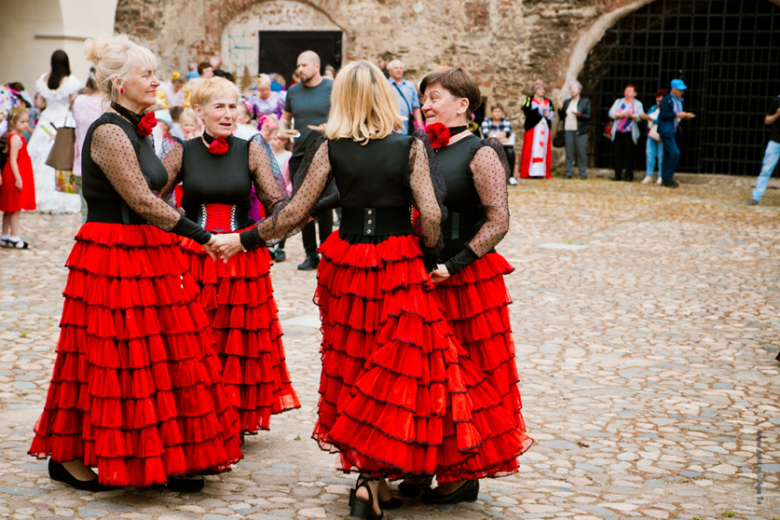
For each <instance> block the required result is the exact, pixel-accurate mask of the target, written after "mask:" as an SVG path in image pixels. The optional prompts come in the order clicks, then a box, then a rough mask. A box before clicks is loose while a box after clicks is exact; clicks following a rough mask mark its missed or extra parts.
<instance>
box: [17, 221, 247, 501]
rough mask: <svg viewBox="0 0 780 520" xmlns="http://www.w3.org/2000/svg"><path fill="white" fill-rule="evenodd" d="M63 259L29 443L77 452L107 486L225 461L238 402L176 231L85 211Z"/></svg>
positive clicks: (203, 469)
mask: <svg viewBox="0 0 780 520" xmlns="http://www.w3.org/2000/svg"><path fill="white" fill-rule="evenodd" d="M67 267H68V268H69V269H70V272H69V274H68V281H67V285H66V287H65V292H64V296H65V304H64V308H63V313H62V319H61V321H60V327H61V332H60V339H59V342H58V344H57V358H56V360H55V364H54V373H53V375H52V380H51V384H50V386H49V391H48V395H47V398H46V404H45V405H44V410H43V414H42V415H41V417H40V419H39V420H38V422H37V424H36V425H35V437H34V439H33V442H32V446H31V447H30V450H29V454H30V455H34V456H36V457H38V458H45V457H47V456H51V457H52V459H53V460H55V461H58V462H66V461H70V460H74V459H80V458H83V459H84V463H85V464H86V465H87V466H91V467H95V468H97V469H98V474H99V479H100V482H101V483H102V484H105V485H107V486H138V487H144V486H151V485H153V484H163V483H165V482H167V480H168V477H169V476H179V477H181V476H192V475H198V474H209V473H220V472H223V471H227V470H229V469H230V466H231V464H234V463H236V462H238V460H240V459H241V458H242V457H243V454H242V453H241V449H240V439H239V436H238V414H237V412H236V409H235V407H234V406H233V405H232V403H231V401H230V398H229V396H228V394H227V391H226V390H225V387H224V386H223V385H222V382H221V368H222V367H221V365H220V363H219V360H218V359H217V356H216V354H215V352H214V348H213V343H214V340H213V336H212V334H211V331H210V329H209V327H208V319H207V317H206V315H205V313H204V312H203V309H202V308H201V306H200V305H199V304H198V302H197V301H196V297H197V293H198V287H197V285H195V283H194V282H193V281H192V280H191V278H190V277H189V276H188V275H187V274H186V262H185V260H184V257H183V255H182V253H181V250H180V249H179V247H178V238H177V237H176V236H175V235H172V234H169V233H165V232H164V231H161V230H159V229H157V228H155V227H153V226H151V225H122V224H101V223H87V224H85V225H84V226H82V227H81V229H80V231H79V233H78V235H77V236H76V244H75V246H74V247H73V250H72V251H71V254H70V256H69V258H68V262H67Z"/></svg>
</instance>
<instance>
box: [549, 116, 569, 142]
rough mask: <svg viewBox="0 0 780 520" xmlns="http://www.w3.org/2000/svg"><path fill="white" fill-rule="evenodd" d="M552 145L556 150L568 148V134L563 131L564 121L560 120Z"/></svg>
mask: <svg viewBox="0 0 780 520" xmlns="http://www.w3.org/2000/svg"><path fill="white" fill-rule="evenodd" d="M552 145H553V146H554V147H555V148H563V147H564V146H566V132H565V131H564V129H563V119H560V118H559V119H558V129H557V130H556V131H555V137H553V142H552Z"/></svg>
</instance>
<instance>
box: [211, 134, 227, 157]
mask: <svg viewBox="0 0 780 520" xmlns="http://www.w3.org/2000/svg"><path fill="white" fill-rule="evenodd" d="M228 148H229V146H228V142H227V140H226V139H225V138H224V137H217V138H215V139H214V140H213V141H211V144H210V145H209V153H211V154H214V155H222V154H224V153H226V152H227V151H228Z"/></svg>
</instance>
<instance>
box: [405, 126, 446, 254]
mask: <svg viewBox="0 0 780 520" xmlns="http://www.w3.org/2000/svg"><path fill="white" fill-rule="evenodd" d="M438 177H441V175H440V173H439V171H438V168H437V167H436V162H435V160H434V159H433V150H432V149H431V147H430V146H426V144H425V142H424V141H423V140H421V139H415V140H414V141H412V147H411V150H410V151H409V187H410V188H411V190H412V197H413V198H414V201H413V202H414V204H415V206H417V210H418V211H419V212H420V227H421V231H422V241H421V243H420V246H421V247H422V249H423V253H425V254H426V255H432V254H436V253H437V252H439V251H441V249H442V247H443V245H444V243H443V241H442V240H441V221H442V218H443V217H444V211H445V210H444V209H443V204H442V201H443V200H444V194H446V189H447V188H446V186H445V184H444V179H443V178H438ZM437 186H438V188H437Z"/></svg>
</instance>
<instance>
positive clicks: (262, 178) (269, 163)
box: [249, 134, 289, 215]
mask: <svg viewBox="0 0 780 520" xmlns="http://www.w3.org/2000/svg"><path fill="white" fill-rule="evenodd" d="M249 169H250V170H251V175H252V182H253V183H254V185H255V191H256V192H257V194H258V196H259V197H260V202H262V203H263V206H265V212H266V215H270V214H271V213H273V211H274V210H275V209H276V207H277V206H279V204H282V203H283V202H284V201H286V200H287V199H288V198H289V197H288V196H287V186H285V184H284V179H283V178H282V169H281V168H280V167H279V162H278V161H277V160H276V157H274V151H273V149H272V148H271V145H269V144H268V142H267V141H266V140H265V138H264V137H263V136H262V135H261V134H255V135H254V136H253V137H252V139H250V140H249ZM272 178H273V183H274V184H276V187H275V188H274V187H273V186H271V179H272Z"/></svg>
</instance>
